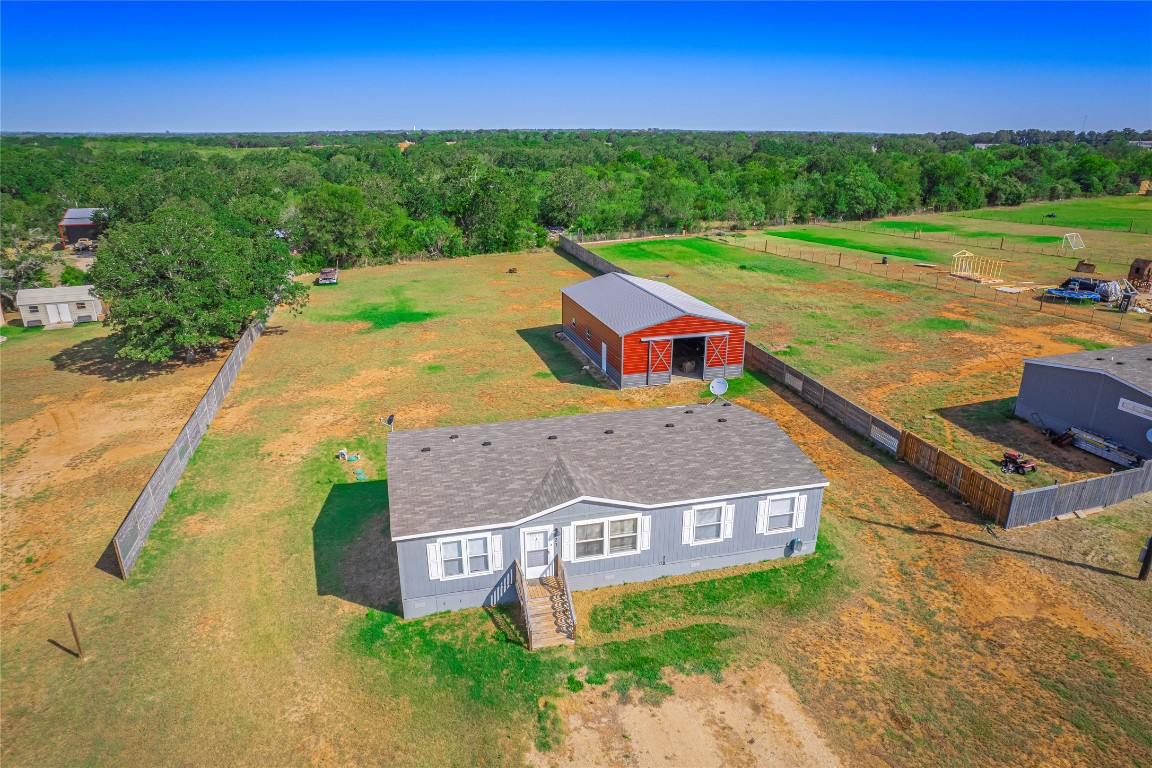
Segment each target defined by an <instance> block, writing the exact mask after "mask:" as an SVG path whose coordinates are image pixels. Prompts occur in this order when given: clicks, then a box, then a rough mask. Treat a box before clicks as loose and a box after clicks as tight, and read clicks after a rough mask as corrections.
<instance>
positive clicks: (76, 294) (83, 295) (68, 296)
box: [16, 285, 96, 307]
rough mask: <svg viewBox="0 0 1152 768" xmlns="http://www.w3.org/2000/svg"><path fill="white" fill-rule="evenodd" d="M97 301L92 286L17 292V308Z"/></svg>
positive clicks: (62, 286)
mask: <svg viewBox="0 0 1152 768" xmlns="http://www.w3.org/2000/svg"><path fill="white" fill-rule="evenodd" d="M60 301H62V302H68V301H96V297H95V296H93V295H92V286H90V285H61V286H59V287H56V288H24V289H23V290H19V291H16V306H18V307H23V306H27V305H28V304H51V303H53V302H60Z"/></svg>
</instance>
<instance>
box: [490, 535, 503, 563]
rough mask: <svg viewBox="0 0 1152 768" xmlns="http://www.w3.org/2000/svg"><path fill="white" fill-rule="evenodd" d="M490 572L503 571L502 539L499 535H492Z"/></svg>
mask: <svg viewBox="0 0 1152 768" xmlns="http://www.w3.org/2000/svg"><path fill="white" fill-rule="evenodd" d="M492 570H493V571H496V572H497V573H499V572H500V571H503V570H504V537H503V536H502V535H500V534H499V533H494V534H492Z"/></svg>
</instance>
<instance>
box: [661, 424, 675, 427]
mask: <svg viewBox="0 0 1152 768" xmlns="http://www.w3.org/2000/svg"><path fill="white" fill-rule="evenodd" d="M664 426H666V427H674V426H676V425H675V424H665V425H664Z"/></svg>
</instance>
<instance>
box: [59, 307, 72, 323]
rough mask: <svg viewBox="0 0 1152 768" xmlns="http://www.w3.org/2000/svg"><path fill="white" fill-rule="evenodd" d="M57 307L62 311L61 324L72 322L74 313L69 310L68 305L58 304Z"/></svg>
mask: <svg viewBox="0 0 1152 768" xmlns="http://www.w3.org/2000/svg"><path fill="white" fill-rule="evenodd" d="M56 306H57V307H58V308H59V310H60V322H62V323H70V322H72V312H71V311H70V310H69V309H68V305H67V304H57V305H56Z"/></svg>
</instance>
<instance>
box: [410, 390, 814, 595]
mask: <svg viewBox="0 0 1152 768" xmlns="http://www.w3.org/2000/svg"><path fill="white" fill-rule="evenodd" d="M827 485H828V481H827V479H825V477H824V476H823V475H822V474H821V473H820V470H818V469H817V468H816V466H815V465H813V463H812V462H811V461H810V460H809V459H808V457H806V456H805V455H804V454H803V453H802V452H801V451H800V449H799V448H798V447H797V446H796V444H795V443H793V442H792V440H791V439H789V437H788V436H787V435H786V434H785V433H784V431H783V430H782V429H780V427H779V426H777V424H776V423H775V422H774V421H772V420H771V419H767V418H765V417H764V416H761V415H759V414H757V413H755V412H753V411H750V410H746V409H744V408H741V407H739V406H736V405H732V404H730V403H723V404H712V405H690V406H683V407H679V406H677V407H673V408H645V409H641V410H631V411H617V412H613V413H597V414H585V415H580V416H561V417H555V418H548V419H533V420H529V421H513V422H503V423H497V424H475V425H470V426H463V427H444V428H437V429H421V430H414V431H411V432H393V433H390V434H389V435H388V502H389V508H388V513H389V520H390V533H391V536H392V541H394V542H395V543H396V548H397V559H398V563H399V572H400V589H401V597H402V601H403V607H404V616H405V617H406V618H411V617H414V616H423V615H425V614H428V613H435V612H437V611H444V610H454V609H457V608H469V607H476V606H481V605H491V604H494V603H501V602H514V601H516V599H517V594H516V585H515V581H516V579H515V578H514V576H515V573H514V572H513V570H512V568H513V565H514V564H516V566H517V568H518V569H519V571H520V573H521V574H522V575H523V577H524V578H525V580H526V581H527V583H528V585H529V589H533V588H534V587H535V586H536V585H537V583H538V582H539V581H540V580H542V579H544V580H547V579H549V578H552V577H555V576H556V575H557V574H561V575H562V576H563V578H564V580H565V583H566V588H567V589H571V590H573V591H575V590H579V589H589V588H592V587H598V586H603V585H607V584H620V583H624V582H631V581H645V580H648V579H656V578H659V577H661V576H671V575H675V574H684V573H692V572H695V571H702V570H708V569H711V568H723V567H727V566H731V565H741V564H745V563H754V562H759V561H762V560H769V559H773V558H778V557H784V556H788V555H792V554H797V553H806V552H811V551H812V548H813V546H814V545H815V542H816V535H817V530H818V528H819V524H820V504H821V499H822V497H823V490H824V488H825V486H827Z"/></svg>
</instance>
